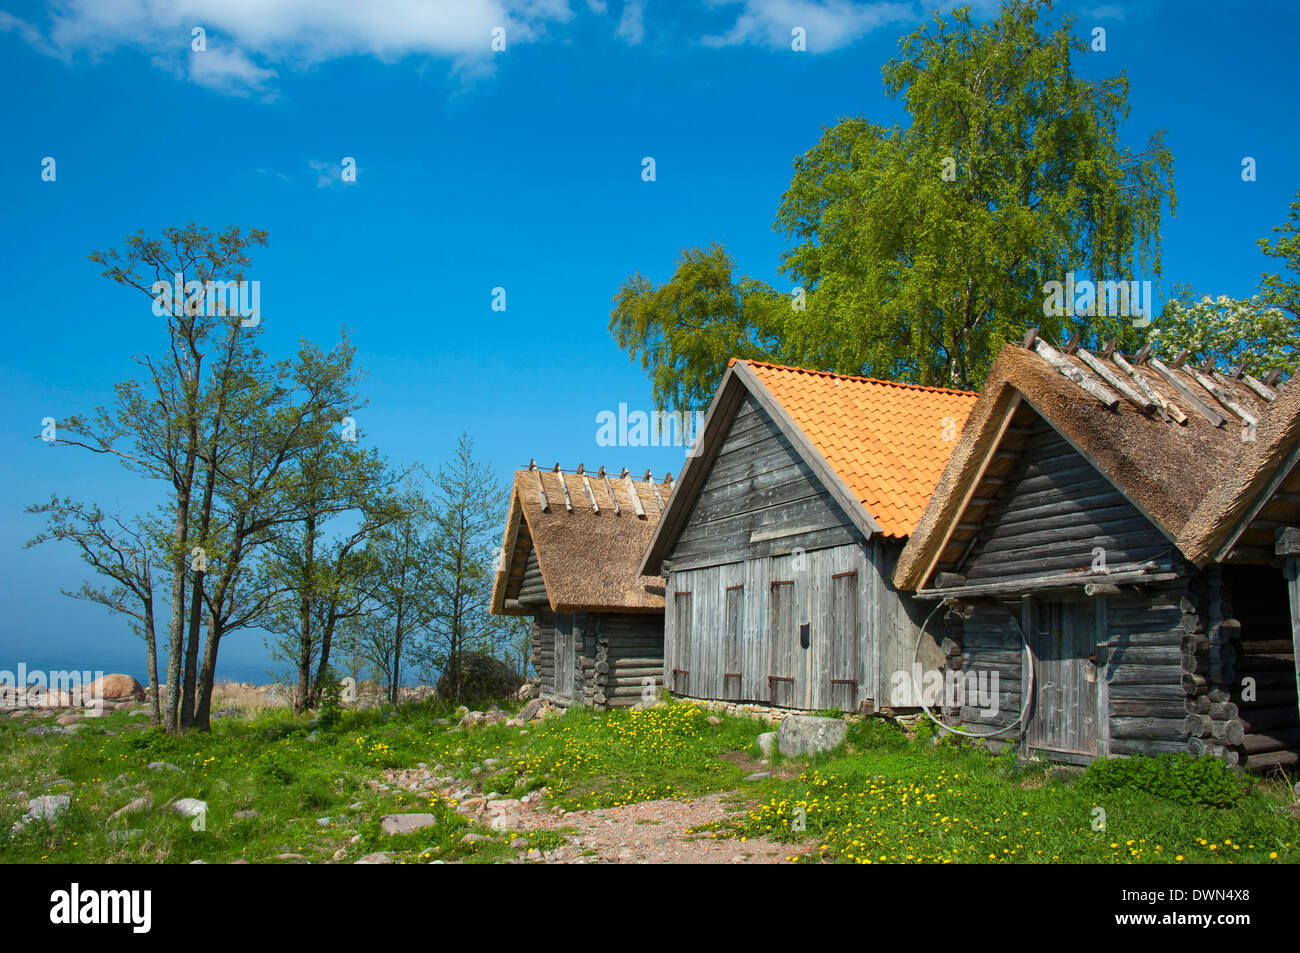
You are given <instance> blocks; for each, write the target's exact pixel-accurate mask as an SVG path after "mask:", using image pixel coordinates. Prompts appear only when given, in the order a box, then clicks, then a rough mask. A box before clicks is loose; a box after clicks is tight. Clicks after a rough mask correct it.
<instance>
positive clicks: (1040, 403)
mask: <svg viewBox="0 0 1300 953" xmlns="http://www.w3.org/2000/svg"><path fill="white" fill-rule="evenodd" d="M1277 378H1278V374H1277V373H1276V372H1275V373H1272V374H1270V375H1268V376H1267V377H1265V378H1264V379H1262V380H1261V379H1258V378H1256V377H1254V376H1252V375H1251V374H1249V373H1246V372H1245V368H1244V366H1243V365H1239V366H1237V367H1234V368H1225V369H1222V370H1220V369H1218V368H1216V366H1215V363H1214V361H1213V360H1211V361H1208V362H1206V363H1205V364H1204V365H1201V366H1192V365H1189V364H1187V363H1185V361H1184V359H1183V355H1181V354H1180V355H1178V356H1176V357H1174V358H1172V359H1170V360H1168V362H1167V363H1166V361H1162V360H1160V359H1159V358H1157V357H1155V356H1153V355H1152V348H1151V346H1150V345H1148V346H1145V347H1143V348H1142V350H1140V351H1139V352H1137V353H1136V354H1135V355H1131V356H1129V355H1125V354H1123V353H1121V352H1120V351H1118V350H1115V349H1114V347H1113V345H1107V347H1106V348H1105V350H1104V351H1101V350H1099V351H1097V352H1095V353H1094V352H1092V351H1089V350H1087V349H1085V348H1081V347H1079V346H1078V340H1077V338H1072V339H1071V341H1070V342H1069V343H1068V344H1067V345H1066V346H1065V347H1062V348H1057V347H1054V346H1052V345H1051V344H1050V343H1049V342H1047V341H1046V340H1044V339H1042V338H1041V337H1039V336H1038V335H1037V333H1036V332H1032V331H1031V332H1030V333H1029V334H1028V335H1027V336H1026V339H1025V342H1024V345H1023V346H1020V345H1007V346H1006V347H1004V349H1003V350H1002V352H1001V353H1000V354H999V356H998V359H997V361H996V363H995V365H994V367H993V369H992V371H991V372H990V374H989V377H988V380H987V381H986V383H985V386H984V389H983V391H982V392H981V394H980V397H979V401H978V402H977V403H976V405H975V407H974V409H973V410H972V411H971V414H970V419H969V420H968V422H967V425H966V429H965V431H964V432H963V434H962V437H961V440H960V441H959V443H958V445H957V447H956V449H955V450H954V451H953V454H952V456H951V459H950V460H949V461H948V465H947V467H946V468H945V470H944V472H943V475H942V477H941V478H940V480H939V481H938V485H937V486H936V488H935V492H934V495H933V497H932V498H931V500H930V502H929V504H928V506H927V507H926V509H925V512H924V514H923V515H922V517H921V519H920V521H919V523H918V525H917V527H916V531H915V532H914V533H913V534H912V536H911V538H910V539H909V540H908V543H907V545H906V547H905V548H904V549H903V552H902V555H901V557H900V559H899V560H898V564H897V566H896V567H895V570H894V577H893V582H894V584H895V585H896V586H897V587H898V588H899V589H901V590H906V591H912V592H915V593H916V596H917V598H918V599H919V600H920V601H922V602H925V603H927V604H929V605H931V606H932V607H933V608H932V609H931V610H930V612H929V613H928V616H929V617H932V619H933V621H932V623H931V626H932V628H933V629H934V631H935V632H936V635H937V636H939V637H941V638H942V640H943V641H942V645H943V648H944V656H945V658H946V662H945V668H946V669H948V670H949V671H948V672H946V673H945V678H944V679H943V684H944V685H945V686H952V687H953V688H952V690H947V688H945V690H944V691H943V693H942V697H941V698H940V697H938V696H936V699H935V700H936V703H937V707H939V708H940V709H942V710H943V712H944V714H945V715H946V716H947V718H948V719H949V723H951V724H954V725H956V724H957V723H958V722H959V723H960V724H959V725H958V727H959V730H961V731H964V732H967V733H969V734H972V735H976V736H979V737H982V738H984V739H985V743H987V744H989V745H991V746H993V747H996V748H1001V747H1003V746H1005V745H1012V746H1014V747H1016V748H1017V749H1018V750H1019V751H1020V752H1021V753H1023V754H1024V755H1025V756H1027V757H1038V758H1042V759H1045V760H1055V761H1065V762H1075V763H1086V762H1089V761H1091V760H1093V759H1095V758H1099V757H1109V756H1126V755H1152V754H1160V753H1165V752H1188V753H1191V754H1194V755H1212V756H1215V757H1219V758H1222V759H1224V760H1225V761H1227V762H1229V763H1231V764H1236V765H1241V766H1243V767H1245V768H1248V769H1251V770H1256V771H1268V770H1272V769H1276V768H1290V767H1294V766H1295V765H1296V764H1297V763H1298V761H1300V730H1298V729H1300V709H1298V708H1297V671H1296V664H1295V660H1296V654H1297V645H1298V644H1300V643H1298V642H1297V638H1298V637H1297V635H1296V633H1297V631H1300V627H1298V626H1297V620H1300V592H1298V591H1297V571H1298V567H1297V561H1298V560H1300V545H1298V544H1300V533H1297V532H1296V530H1295V527H1297V526H1300V473H1296V472H1295V463H1296V460H1297V457H1298V456H1300V389H1298V388H1296V387H1295V386H1294V385H1291V386H1287V387H1285V388H1282V389H1280V390H1279V389H1278V388H1277V387H1276V382H1277ZM935 683H936V684H938V683H939V680H938V679H936V682H935ZM990 685H991V686H995V688H994V689H993V690H982V689H981V686H983V687H984V689H987V687H988V686H990Z"/></svg>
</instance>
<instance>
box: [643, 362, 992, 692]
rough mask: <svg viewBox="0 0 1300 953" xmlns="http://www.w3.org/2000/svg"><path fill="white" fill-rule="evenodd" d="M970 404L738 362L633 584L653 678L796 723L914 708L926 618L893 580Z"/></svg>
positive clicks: (931, 650) (915, 390)
mask: <svg viewBox="0 0 1300 953" xmlns="http://www.w3.org/2000/svg"><path fill="white" fill-rule="evenodd" d="M975 398H976V395H975V394H972V393H967V392H963V391H954V390H945V389H942V388H935V387H920V386H914V385H907V384H895V383H891V382H888V381H880V380H872V379H869V378H861V377H846V376H842V375H837V374H829V373H823V372H819V371H809V370H803V369H800V368H792V367H782V366H778V365H772V364H764V363H760V362H757V361H743V360H733V361H731V363H730V364H729V366H728V368H727V371H726V373H725V375H724V377H723V380H722V382H721V384H720V385H719V387H718V390H717V392H716V393H715V395H714V397H713V400H712V402H711V404H710V407H709V410H708V413H707V415H706V416H705V422H704V426H703V428H702V429H701V431H700V434H699V436H698V438H697V440H696V443H695V444H694V445H693V446H692V448H691V451H690V455H689V456H688V459H687V462H686V465H685V467H684V469H683V470H682V473H681V476H680V478H679V480H678V481H677V484H676V487H675V489H674V492H673V495H672V498H671V499H670V500H669V501H668V508H667V510H666V511H665V512H664V515H663V517H662V518H661V519H660V521H659V525H658V527H657V528H656V530H655V532H654V535H653V538H652V540H651V542H650V545H649V547H648V549H647V550H646V553H645V558H644V560H643V562H642V564H641V572H643V573H645V574H647V575H658V576H662V577H664V578H665V579H666V583H665V587H666V595H665V598H666V600H667V605H666V611H665V622H664V630H665V661H664V667H665V683H666V685H667V686H668V688H669V690H670V691H671V692H672V693H673V694H675V695H680V696H684V697H689V698H698V699H711V700H717V701H724V702H738V703H755V704H759V705H764V706H769V707H774V708H788V709H803V710H822V709H836V710H840V711H849V712H853V711H873V710H878V709H881V708H885V707H890V708H911V707H915V706H916V705H917V704H919V699H918V698H915V697H914V695H913V692H912V691H911V687H910V681H905V682H901V683H900V680H899V678H898V677H897V676H898V675H899V674H900V673H902V672H905V671H907V670H908V669H909V668H910V666H911V665H912V660H913V655H914V654H916V653H919V658H920V660H921V661H922V662H923V663H926V664H932V665H933V664H937V661H938V652H939V646H938V643H937V641H935V640H933V639H931V640H928V641H926V642H925V643H923V644H920V645H919V646H918V635H919V627H920V623H921V621H922V618H921V612H920V609H921V606H920V604H919V603H918V602H917V601H916V600H915V599H914V598H913V597H912V596H911V594H910V593H899V592H897V591H896V590H895V589H894V587H893V586H892V584H891V582H890V576H891V573H892V571H893V566H894V561H895V560H896V559H897V557H898V554H899V552H900V551H901V550H902V547H903V543H904V541H905V540H906V539H907V536H908V534H909V533H910V532H911V531H912V528H913V526H914V525H915V523H916V520H917V519H918V518H919V517H920V514H921V511H922V509H923V508H924V506H925V503H926V501H927V500H928V499H929V496H930V492H931V490H932V489H933V487H934V483H935V481H936V480H937V479H938V477H939V474H940V472H941V471H942V469H943V466H944V464H945V462H946V461H947V458H948V455H949V453H950V452H951V450H952V448H953V446H954V445H955V443H956V440H957V436H958V434H959V433H960V432H961V428H962V425H963V424H964V423H965V420H966V415H967V413H968V412H969V410H970V408H971V406H972V405H973V404H974V402H975Z"/></svg>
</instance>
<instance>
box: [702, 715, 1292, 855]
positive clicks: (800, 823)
mask: <svg viewBox="0 0 1300 953" xmlns="http://www.w3.org/2000/svg"><path fill="white" fill-rule="evenodd" d="M891 731H892V729H890V728H889V727H888V726H886V725H882V724H881V723H878V722H876V723H868V724H865V725H859V726H854V728H853V729H852V730H851V731H850V735H849V742H848V745H847V746H846V748H845V749H844V751H842V752H841V753H839V754H837V755H833V756H822V757H821V758H820V759H818V760H816V761H815V762H814V763H813V764H811V765H809V766H808V768H807V770H805V771H804V772H803V773H801V774H800V775H799V777H798V778H795V779H791V780H784V781H783V780H778V779H773V780H772V781H768V782H764V784H763V785H762V789H761V800H760V803H759V804H758V805H757V806H755V807H754V808H752V809H751V810H749V811H748V812H746V813H744V814H741V815H740V816H739V817H738V818H736V819H735V820H734V821H731V822H728V823H724V824H719V825H709V826H708V827H707V828H704V829H705V830H708V831H710V832H711V833H712V835H713V836H715V837H743V838H748V837H757V836H766V837H771V838H774V839H776V840H779V841H785V842H789V843H798V842H801V841H806V840H807V839H812V843H813V844H814V849H813V850H812V851H811V852H810V853H809V854H808V855H807V856H806V857H805V858H804V859H806V860H810V861H817V860H833V861H839V862H845V863H1084V864H1090V863H1215V862H1236V863H1279V862H1280V863H1294V862H1296V860H1297V859H1300V852H1298V851H1297V849H1296V844H1297V842H1298V841H1300V825H1298V824H1297V823H1296V821H1295V819H1294V818H1293V816H1292V815H1291V813H1290V810H1289V808H1290V805H1291V803H1292V802H1293V800H1294V798H1293V796H1292V795H1291V793H1290V785H1289V783H1282V782H1278V781H1274V782H1258V781H1245V782H1242V781H1238V780H1236V778H1235V776H1234V777H1233V778H1232V780H1231V781H1225V779H1224V775H1230V771H1229V770H1228V769H1227V766H1226V765H1222V770H1221V769H1220V763H1218V762H1215V763H1214V764H1210V763H1209V762H1208V759H1201V760H1199V761H1198V760H1196V759H1192V758H1190V757H1185V756H1179V757H1177V758H1175V757H1164V758H1161V759H1127V760H1122V761H1121V760H1116V761H1107V762H1099V763H1097V764H1096V765H1095V766H1094V767H1093V768H1090V769H1089V771H1087V772H1086V773H1083V774H1082V775H1080V776H1077V777H1070V776H1065V775H1063V774H1062V773H1061V772H1060V771H1057V770H1054V769H1052V768H1050V767H1048V766H1046V765H1038V764H1018V763H1017V762H1016V759H1015V758H1014V757H1010V756H997V757H993V756H990V755H989V754H987V753H986V752H984V751H982V750H978V749H974V748H972V747H970V746H960V745H958V744H956V743H954V742H952V741H947V742H945V743H943V744H941V745H937V746H935V745H931V744H930V743H928V742H926V741H920V740H907V739H905V738H904V737H903V735H902V734H901V733H893V736H892V737H891V736H890V733H891ZM1151 762H1156V765H1157V766H1156V767H1155V768H1154V769H1153V768H1152V767H1151ZM1189 775H1190V776H1192V777H1194V778H1197V779H1198V780H1197V781H1196V782H1195V783H1191V782H1188V781H1187V780H1186V779H1187V777H1188V776H1189ZM1203 776H1207V777H1203ZM1155 777H1160V778H1162V779H1164V780H1163V781H1162V783H1160V784H1152V783H1151V782H1152V779H1153V778H1155ZM1170 778H1173V779H1175V780H1173V781H1170V780H1169V779H1170ZM1153 787H1155V788H1156V789H1157V790H1158V791H1160V793H1152V788H1153ZM1229 787H1232V788H1233V791H1232V793H1230V794H1229V793H1225V791H1227V790H1228V788H1229ZM1224 798H1228V799H1230V800H1231V801H1232V803H1231V805H1230V806H1227V807H1220V806H1208V805H1207V804H1206V800H1207V799H1209V800H1214V799H1219V800H1222V799H1224ZM800 828H802V830H801V829H800Z"/></svg>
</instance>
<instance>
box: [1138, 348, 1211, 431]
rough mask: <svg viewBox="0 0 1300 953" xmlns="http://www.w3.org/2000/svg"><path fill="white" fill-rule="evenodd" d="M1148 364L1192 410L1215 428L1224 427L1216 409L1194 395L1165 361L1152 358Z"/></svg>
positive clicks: (1148, 360)
mask: <svg viewBox="0 0 1300 953" xmlns="http://www.w3.org/2000/svg"><path fill="white" fill-rule="evenodd" d="M1147 363H1148V364H1150V366H1151V367H1153V368H1155V371H1156V373H1157V374H1159V375H1160V376H1161V377H1163V378H1164V379H1165V380H1166V381H1168V382H1169V386H1170V387H1172V388H1173V389H1174V390H1175V391H1176V392H1177V393H1178V395H1179V396H1180V397H1182V398H1183V400H1185V401H1187V403H1189V404H1190V405H1191V407H1192V410H1194V411H1196V412H1197V413H1198V414H1200V415H1201V416H1202V417H1204V418H1205V419H1206V420H1208V421H1209V422H1210V423H1211V424H1212V425H1213V426H1215V427H1222V426H1223V418H1222V417H1220V416H1219V414H1218V412H1217V411H1215V410H1214V408H1212V407H1210V405H1209V404H1207V403H1205V401H1203V400H1201V398H1199V397H1197V396H1196V395H1195V394H1193V393H1192V392H1191V390H1190V389H1189V388H1188V387H1187V385H1186V384H1184V383H1183V382H1182V381H1180V380H1179V379H1178V378H1177V377H1175V376H1174V372H1173V371H1172V370H1171V369H1170V368H1169V367H1167V366H1166V365H1165V362H1164V361H1162V360H1160V358H1158V357H1154V356H1152V357H1150V358H1148V359H1147Z"/></svg>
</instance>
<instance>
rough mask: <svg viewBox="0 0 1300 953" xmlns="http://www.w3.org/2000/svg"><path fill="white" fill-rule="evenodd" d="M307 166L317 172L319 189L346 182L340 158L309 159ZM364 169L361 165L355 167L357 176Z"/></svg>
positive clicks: (317, 186)
mask: <svg viewBox="0 0 1300 953" xmlns="http://www.w3.org/2000/svg"><path fill="white" fill-rule="evenodd" d="M307 167H308V168H309V169H311V170H312V172H314V173H316V188H318V189H328V188H330V187H331V186H334V185H343V184H344V183H343V162H342V160H340V159H332V160H331V159H308V160H307ZM362 171H363V170H362V168H361V166H356V167H355V173H356V175H357V176H360V175H361V172H362ZM353 181H354V182H355V181H356V180H355V179H354V180H353Z"/></svg>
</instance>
